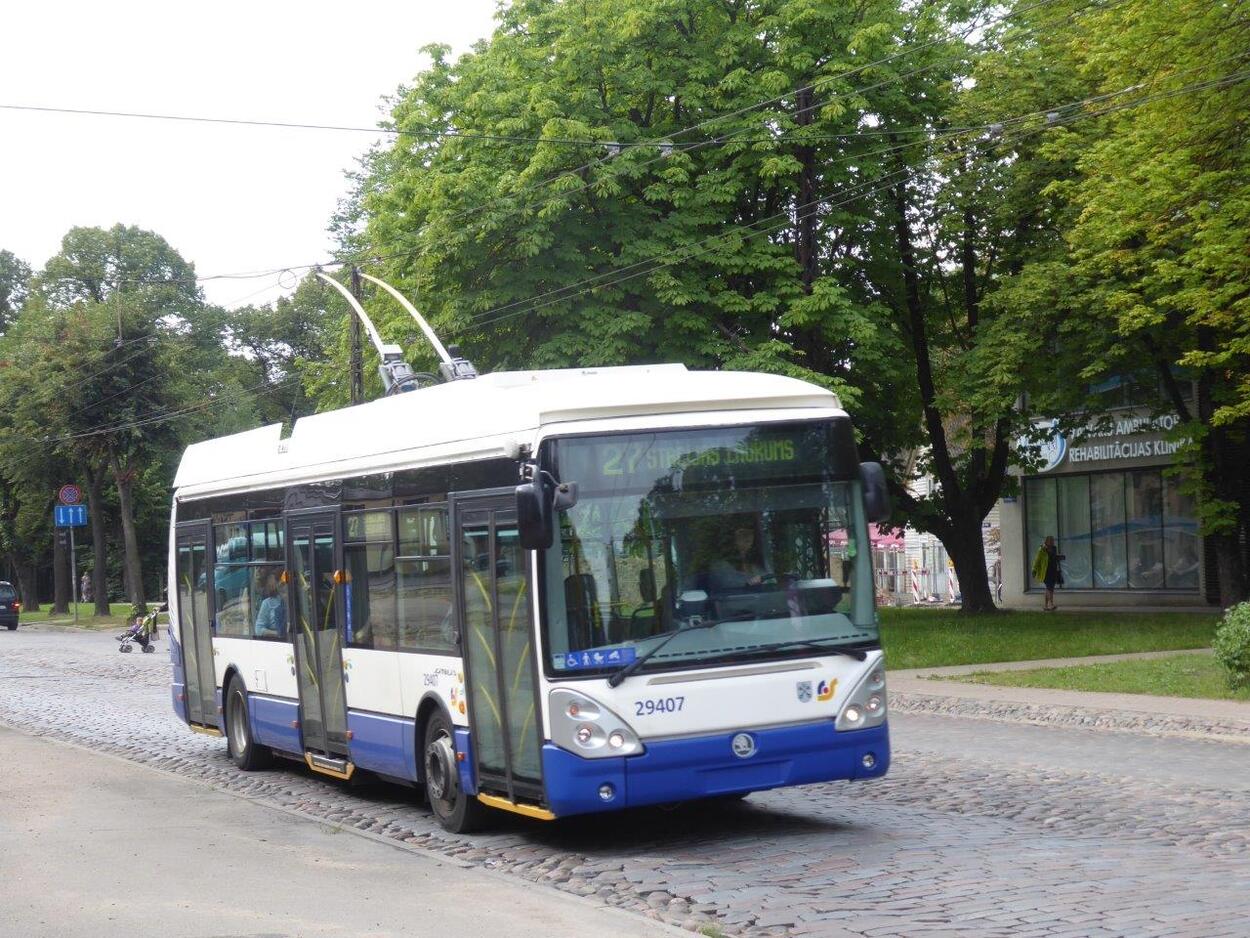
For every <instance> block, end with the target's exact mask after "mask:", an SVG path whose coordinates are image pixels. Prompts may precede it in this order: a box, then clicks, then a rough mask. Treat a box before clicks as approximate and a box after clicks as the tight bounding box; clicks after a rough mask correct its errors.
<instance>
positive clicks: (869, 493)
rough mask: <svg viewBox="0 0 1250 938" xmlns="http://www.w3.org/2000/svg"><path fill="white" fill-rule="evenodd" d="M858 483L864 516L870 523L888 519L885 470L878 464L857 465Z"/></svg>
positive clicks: (888, 504)
mask: <svg viewBox="0 0 1250 938" xmlns="http://www.w3.org/2000/svg"><path fill="white" fill-rule="evenodd" d="M859 481H860V482H861V483H862V485H863V489H864V514H865V516H866V517H867V518H868V520H869V521H870V522H874V523H876V522H881V521H885V520H887V519H888V518H889V517H890V490H889V488H888V487H887V486H886V484H885V470H884V469H882V468H881V463H879V462H862V463H860V464H859Z"/></svg>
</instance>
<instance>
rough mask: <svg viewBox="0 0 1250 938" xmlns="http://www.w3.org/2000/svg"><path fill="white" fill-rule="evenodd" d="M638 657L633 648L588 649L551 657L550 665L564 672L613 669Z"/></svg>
mask: <svg viewBox="0 0 1250 938" xmlns="http://www.w3.org/2000/svg"><path fill="white" fill-rule="evenodd" d="M637 657H638V652H637V650H636V649H634V648H589V649H587V650H586V651H570V652H568V653H567V654H563V655H553V656H552V663H553V664H554V665H555V666H556V668H557V669H562V670H565V671H584V670H586V669H587V668H614V667H619V666H621V665H626V664H629V663H630V662H632V661H633V660H634V659H635V658H637Z"/></svg>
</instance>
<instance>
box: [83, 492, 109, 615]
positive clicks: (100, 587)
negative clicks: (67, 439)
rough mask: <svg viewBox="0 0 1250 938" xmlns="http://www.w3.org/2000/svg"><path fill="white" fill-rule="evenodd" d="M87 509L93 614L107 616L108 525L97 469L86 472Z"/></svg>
mask: <svg viewBox="0 0 1250 938" xmlns="http://www.w3.org/2000/svg"><path fill="white" fill-rule="evenodd" d="M87 509H88V511H89V512H90V514H91V556H92V563H93V567H92V570H91V592H92V594H93V596H94V600H95V614H96V615H97V616H107V615H108V614H109V612H110V610H109V585H108V524H107V522H106V519H105V517H104V474H103V472H101V471H100V470H97V469H88V470H87Z"/></svg>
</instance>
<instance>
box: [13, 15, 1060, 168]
mask: <svg viewBox="0 0 1250 938" xmlns="http://www.w3.org/2000/svg"><path fill="white" fill-rule="evenodd" d="M1050 2H1054V0H1050ZM0 110H2V111H33V112H37V113H47V114H69V115H81V116H91V117H122V118H135V119H138V120H155V121H178V122H184V123H194V124H231V125H238V126H243V127H273V128H282V129H291V130H336V131H347V132H352V133H374V134H388V135H390V136H394V137H418V138H420V139H423V140H435V139H455V140H489V141H499V142H504V143H527V144H538V143H553V144H561V145H567V146H583V147H606V148H608V149H611V150H632V149H655V148H656V147H657V146H661V145H663V142H664V141H663V140H660V141H659V142H652V141H651V140H633V141H630V140H615V139H602V140H601V139H595V138H590V137H551V136H538V135H531V136H526V135H521V134H491V133H478V132H476V131H464V130H432V129H427V130H406V129H400V128H396V127H386V126H378V127H355V126H349V125H343V124H304V123H297V122H293V121H273V120H249V119H246V118H236V117H205V116H202V115H193V114H150V113H146V112H142V111H106V110H95V109H92V108H74V107H51V106H44V105H33V104H0ZM685 132H686V131H684V130H682V131H676V133H679V134H680V133H685ZM872 133H873V131H872V130H864V131H855V132H852V133H845V134H815V135H809V136H805V137H804V139H810V140H818V141H827V140H845V139H849V138H853V137H858V136H863V135H866V134H867V135H870V134H872ZM778 139H779V138H778V137H776V136H766V137H755V138H748V139H744V140H737V139H735V141H734V142H742V143H770V142H774V141H776V140H778ZM703 145H708V142H705V143H704V144H703Z"/></svg>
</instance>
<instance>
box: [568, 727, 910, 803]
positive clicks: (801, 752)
mask: <svg viewBox="0 0 1250 938" xmlns="http://www.w3.org/2000/svg"><path fill="white" fill-rule="evenodd" d="M744 734H745V735H747V736H750V737H751V742H752V743H753V744H754V751H753V752H752V753H751V754H749V755H745V756H740V755H738V754H737V753H736V752H735V745H734V742H735V739H736V738H738V737H741V736H742V735H744ZM643 745H644V746H645V747H646V751H645V752H643V753H641V754H639V755H636V756H625V757H620V758H606V759H584V758H582V757H581V756H577V755H574V754H573V753H571V752H568V751H566V750H564V749H560V748H558V747H556V746H553V745H552V744H551V743H547V744H545V745H544V746H543V775H544V779H545V782H546V788H547V803H548V805H549V807H550V808H551V810H552V811H553V812H554V813H555V814H556V815H557V816H563V815H568V814H585V813H588V812H592V811H612V810H618V809H621V808H633V807H638V806H641V805H648V804H665V803H670V802H675V801H689V800H692V799H697V798H710V797H715V796H717V795H734V794H740V793H743V792H751V791H762V790H764V789H768V788H782V787H784V786H787V785H807V784H811V783H813V782H827V781H834V780H840V779H861V778H879V777H880V776H882V775H884V774H885V773H886V771H887V770H888V768H889V766H890V737H889V731H888V729H887V725H886V724H884V723H883V724H881V725H880V726H876V727H872V728H871V729H863V730H851V731H844V732H838V731H837V730H835V729H834V725H833V721H832V720H822V721H820V722H818V723H804V724H800V725H797V726H783V727H773V728H769V729H759V730H744V731H740V732H732V733H716V734H713V735H709V736H693V737H685V738H681V739H665V740H656V741H652V740H643ZM738 748H739V749H740V750H743V751H745V750H746V749H749V748H750V747H749V746H748V745H746V744H745V743H743V742H742V741H740V744H739V747H738Z"/></svg>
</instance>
